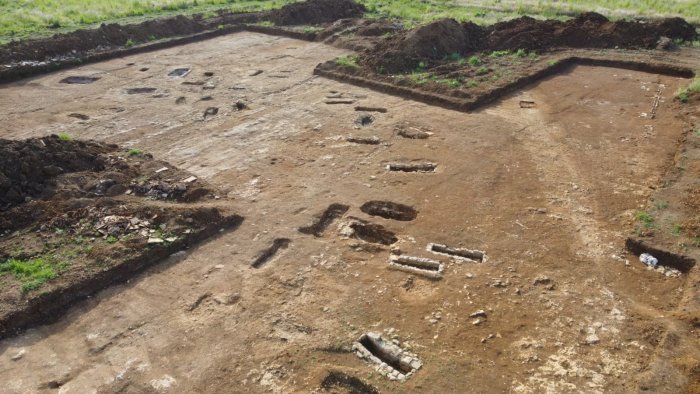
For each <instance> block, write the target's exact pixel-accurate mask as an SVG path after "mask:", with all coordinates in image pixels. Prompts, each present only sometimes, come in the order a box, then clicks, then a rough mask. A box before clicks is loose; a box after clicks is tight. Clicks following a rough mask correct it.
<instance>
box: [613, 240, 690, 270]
mask: <svg viewBox="0 0 700 394" xmlns="http://www.w3.org/2000/svg"><path fill="white" fill-rule="evenodd" d="M625 247H626V248H627V250H629V251H630V252H632V253H633V254H634V255H635V256H637V257H639V255H641V254H642V253H649V254H650V255H652V256H654V257H656V258H657V259H658V260H659V265H661V266H664V267H670V268H674V269H677V270H678V271H680V272H682V273H684V274H687V273H688V272H689V271H690V270H691V269H692V268H693V267H694V266H695V260H694V259H692V258H690V257H688V256H683V255H679V254H675V253H671V252H668V251H665V250H661V249H658V248H655V247H653V246H650V245H648V244H646V243H645V242H644V241H641V240H637V239H633V238H628V239H627V240H626V241H625Z"/></svg>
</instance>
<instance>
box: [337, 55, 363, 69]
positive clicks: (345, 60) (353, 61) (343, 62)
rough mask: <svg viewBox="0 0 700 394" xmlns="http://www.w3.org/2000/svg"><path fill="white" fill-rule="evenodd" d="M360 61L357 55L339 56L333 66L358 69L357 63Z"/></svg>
mask: <svg viewBox="0 0 700 394" xmlns="http://www.w3.org/2000/svg"><path fill="white" fill-rule="evenodd" d="M359 61H360V57H359V56H357V55H348V56H341V57H339V58H337V59H335V64H337V65H339V66H345V67H359V65H358V63H357V62H359Z"/></svg>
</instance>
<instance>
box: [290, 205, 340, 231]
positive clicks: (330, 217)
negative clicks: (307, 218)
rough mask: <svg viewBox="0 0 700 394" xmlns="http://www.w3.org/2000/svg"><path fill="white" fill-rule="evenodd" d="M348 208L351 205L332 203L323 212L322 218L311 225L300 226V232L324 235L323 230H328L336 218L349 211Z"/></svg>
mask: <svg viewBox="0 0 700 394" xmlns="http://www.w3.org/2000/svg"><path fill="white" fill-rule="evenodd" d="M348 209H350V206H348V205H343V204H331V205H330V206H328V208H326V210H325V211H323V214H322V215H321V217H320V218H318V221H316V223H314V224H312V225H311V226H306V227H300V228H299V232H300V233H302V234H309V235H313V236H314V237H320V236H321V235H323V232H324V231H326V228H328V226H329V225H330V224H331V223H333V221H334V220H336V219H338V218H340V217H342V216H343V215H345V212H347V211H348Z"/></svg>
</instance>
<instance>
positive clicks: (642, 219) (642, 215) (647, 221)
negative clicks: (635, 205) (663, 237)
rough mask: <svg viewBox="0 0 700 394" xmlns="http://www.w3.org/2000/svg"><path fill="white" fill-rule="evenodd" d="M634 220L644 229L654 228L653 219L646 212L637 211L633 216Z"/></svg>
mask: <svg viewBox="0 0 700 394" xmlns="http://www.w3.org/2000/svg"><path fill="white" fill-rule="evenodd" d="M634 220H636V221H638V222H639V223H641V224H642V225H643V226H644V227H646V228H653V227H654V217H653V216H651V214H649V212H646V211H638V212H637V213H635V214H634Z"/></svg>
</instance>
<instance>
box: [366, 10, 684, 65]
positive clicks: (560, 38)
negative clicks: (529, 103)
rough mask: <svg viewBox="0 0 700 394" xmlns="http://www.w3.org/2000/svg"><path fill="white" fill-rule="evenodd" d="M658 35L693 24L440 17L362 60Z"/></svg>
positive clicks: (603, 44)
mask: <svg viewBox="0 0 700 394" xmlns="http://www.w3.org/2000/svg"><path fill="white" fill-rule="evenodd" d="M661 37H668V38H670V39H681V40H686V41H689V40H694V39H696V38H697V32H696V30H695V28H694V27H693V26H692V25H690V24H689V23H688V22H686V21H685V20H683V19H681V18H671V19H664V20H661V21H657V22H628V21H617V22H611V21H609V20H608V19H607V18H606V17H604V16H602V15H600V14H596V13H586V14H582V15H580V16H579V17H577V18H574V19H571V20H569V21H566V22H561V21H557V20H544V21H543V20H537V19H533V18H530V17H527V16H524V17H521V18H518V19H513V20H510V21H506V22H500V23H496V24H494V25H491V26H487V27H480V26H477V25H475V24H473V23H470V22H465V23H462V24H460V23H458V22H457V21H455V20H453V19H442V20H439V21H436V22H433V23H430V24H428V25H425V26H421V27H418V28H416V29H414V30H410V31H408V32H406V33H404V34H402V35H400V36H398V37H395V38H393V39H390V40H387V41H385V42H383V43H380V44H379V45H377V47H376V48H375V49H374V50H372V51H370V52H369V54H368V56H366V57H365V58H364V62H365V64H366V65H368V66H370V67H371V68H373V69H375V70H382V71H385V72H389V73H395V72H402V71H408V70H411V69H414V68H415V67H416V65H417V64H418V63H419V62H421V61H424V60H431V59H432V60H437V59H441V58H443V57H444V56H445V55H448V54H451V53H459V54H462V55H464V54H467V53H470V52H474V51H482V50H517V49H526V50H548V49H553V48H614V47H620V48H654V47H656V46H657V44H658V43H659V40H660V39H661Z"/></svg>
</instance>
